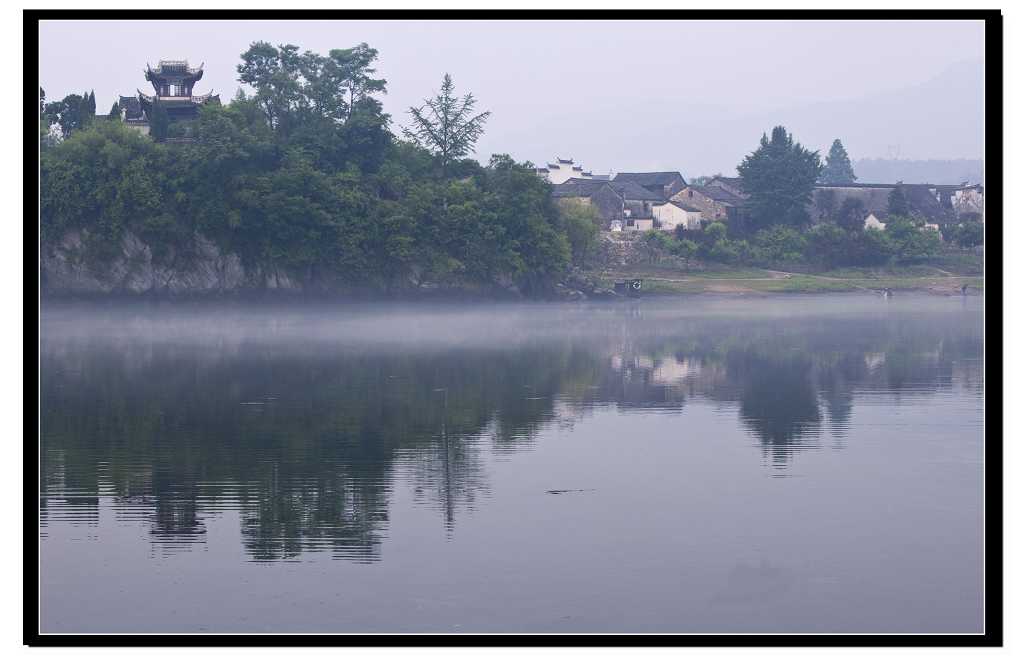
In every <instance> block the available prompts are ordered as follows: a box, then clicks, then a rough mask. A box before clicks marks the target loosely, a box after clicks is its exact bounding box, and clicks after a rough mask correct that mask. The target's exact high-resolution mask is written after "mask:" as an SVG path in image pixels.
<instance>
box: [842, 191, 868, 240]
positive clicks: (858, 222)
mask: <svg viewBox="0 0 1024 665" xmlns="http://www.w3.org/2000/svg"><path fill="white" fill-rule="evenodd" d="M867 216H868V215H867V210H866V209H865V208H864V202H863V201H861V200H860V199H856V198H853V197H849V198H846V199H843V203H842V205H840V206H839V214H837V215H836V224H838V225H839V228H841V229H843V230H844V231H847V232H850V233H854V232H856V231H860V230H862V229H863V228H864V219H865V218H866V217H867Z"/></svg>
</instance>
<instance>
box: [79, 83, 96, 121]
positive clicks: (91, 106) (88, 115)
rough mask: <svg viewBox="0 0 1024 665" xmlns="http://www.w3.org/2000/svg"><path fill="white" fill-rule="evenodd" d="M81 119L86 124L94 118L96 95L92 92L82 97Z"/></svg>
mask: <svg viewBox="0 0 1024 665" xmlns="http://www.w3.org/2000/svg"><path fill="white" fill-rule="evenodd" d="M82 97H83V105H84V107H83V108H82V118H83V119H84V120H85V121H86V122H88V121H90V120H92V119H93V118H95V117H96V93H95V92H94V91H92V90H90V91H89V94H88V95H83V96H82Z"/></svg>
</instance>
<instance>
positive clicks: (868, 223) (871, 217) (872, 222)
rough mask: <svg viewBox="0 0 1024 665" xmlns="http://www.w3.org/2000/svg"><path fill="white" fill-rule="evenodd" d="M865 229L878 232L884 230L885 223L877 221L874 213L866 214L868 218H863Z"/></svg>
mask: <svg viewBox="0 0 1024 665" xmlns="http://www.w3.org/2000/svg"><path fill="white" fill-rule="evenodd" d="M864 228H865V229H878V230H879V231H884V230H885V222H883V221H882V220H880V219H878V217H877V216H876V215H875V213H873V212H872V213H868V216H867V217H865V218H864Z"/></svg>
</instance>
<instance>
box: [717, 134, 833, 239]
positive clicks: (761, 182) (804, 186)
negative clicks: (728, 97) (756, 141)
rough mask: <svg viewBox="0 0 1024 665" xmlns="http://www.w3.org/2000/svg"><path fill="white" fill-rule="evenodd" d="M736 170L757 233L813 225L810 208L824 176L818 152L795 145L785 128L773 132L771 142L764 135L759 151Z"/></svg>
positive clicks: (748, 157) (745, 159)
mask: <svg viewBox="0 0 1024 665" xmlns="http://www.w3.org/2000/svg"><path fill="white" fill-rule="evenodd" d="M736 170H737V171H738V172H739V174H740V178H742V179H743V189H744V190H745V191H746V192H747V193H748V194H749V195H750V198H749V200H748V201H747V205H748V207H749V209H750V213H751V222H752V224H753V227H754V228H755V229H757V228H767V227H769V226H775V225H776V224H785V225H788V226H804V225H806V224H808V223H809V222H810V216H809V215H808V214H807V206H808V205H809V204H810V202H811V193H812V192H813V191H814V183H815V181H816V180H817V179H818V176H819V175H820V174H821V159H820V158H819V157H818V152H817V151H814V152H812V151H810V150H807V149H806V148H804V147H803V146H802V145H800V144H799V143H797V142H795V141H794V140H793V135H792V134H790V133H789V132H787V131H786V128H785V127H782V126H779V127H776V128H774V129H773V130H772V136H771V139H769V138H768V135H767V134H765V135H763V136H762V137H761V145H760V146H759V147H758V149H757V150H755V151H754V152H752V153H751V154H749V155H747V156H746V157H744V158H743V163H742V164H740V165H739V166H738V167H737V168H736Z"/></svg>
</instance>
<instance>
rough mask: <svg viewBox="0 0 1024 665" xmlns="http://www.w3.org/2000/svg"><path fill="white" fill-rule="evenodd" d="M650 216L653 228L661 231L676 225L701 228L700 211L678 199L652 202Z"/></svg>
mask: <svg viewBox="0 0 1024 665" xmlns="http://www.w3.org/2000/svg"><path fill="white" fill-rule="evenodd" d="M651 216H652V217H653V218H654V228H656V229H660V230H662V231H674V230H675V229H676V228H678V227H682V228H684V229H686V230H688V231H699V230H700V228H701V226H700V222H701V211H700V210H699V209H697V208H695V207H694V206H690V205H687V204H685V203H680V202H678V201H662V202H660V203H652V204H651Z"/></svg>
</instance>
